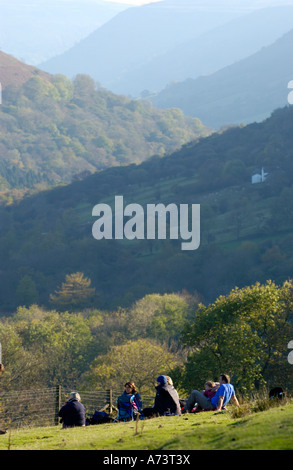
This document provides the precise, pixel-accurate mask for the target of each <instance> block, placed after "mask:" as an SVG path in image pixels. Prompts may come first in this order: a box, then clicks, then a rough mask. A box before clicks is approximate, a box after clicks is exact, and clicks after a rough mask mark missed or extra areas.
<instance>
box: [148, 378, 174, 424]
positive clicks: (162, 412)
mask: <svg viewBox="0 0 293 470" xmlns="http://www.w3.org/2000/svg"><path fill="white" fill-rule="evenodd" d="M156 391H157V393H156V397H155V403H154V406H153V407H152V408H144V409H143V415H144V416H145V417H146V418H149V417H154V416H173V415H180V414H181V409H180V403H179V396H178V393H177V390H176V389H175V388H174V387H173V385H171V384H170V383H168V378H167V377H166V376H165V375H159V377H158V378H157V384H156Z"/></svg>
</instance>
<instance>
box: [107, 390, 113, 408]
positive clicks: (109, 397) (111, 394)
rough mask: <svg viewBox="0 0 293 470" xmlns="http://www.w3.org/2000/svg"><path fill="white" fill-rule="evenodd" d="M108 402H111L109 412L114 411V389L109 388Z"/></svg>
mask: <svg viewBox="0 0 293 470" xmlns="http://www.w3.org/2000/svg"><path fill="white" fill-rule="evenodd" d="M107 402H108V404H109V413H110V414H111V413H112V411H113V391H112V389H110V390H107Z"/></svg>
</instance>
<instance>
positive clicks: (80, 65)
mask: <svg viewBox="0 0 293 470" xmlns="http://www.w3.org/2000/svg"><path fill="white" fill-rule="evenodd" d="M198 3H199V4H200V3H201V2H191V1H184V2H182V1H180V2H178V0H177V1H172V0H166V1H164V2H159V3H153V4H149V5H145V6H142V7H139V8H129V9H128V10H126V11H123V12H121V13H120V14H118V15H116V16H115V17H114V18H113V19H112V20H110V21H109V22H108V23H106V24H105V25H103V26H102V27H100V28H98V29H97V30H96V31H95V32H93V33H92V34H90V35H89V36H88V37H87V38H85V39H84V40H82V41H80V42H79V43H78V44H76V45H75V46H74V47H72V48H71V49H70V50H68V51H66V52H65V53H64V54H62V55H59V56H57V57H55V58H52V59H50V60H49V61H46V62H45V63H42V64H40V67H41V68H42V69H43V70H46V71H48V72H50V73H64V74H65V75H67V76H68V77H73V76H74V75H76V74H77V73H87V74H89V75H90V76H92V77H93V78H94V79H95V80H98V81H99V82H100V83H101V84H102V85H103V86H105V87H106V88H109V89H112V85H113V84H114V83H115V82H116V81H117V80H119V79H120V77H121V76H123V75H124V74H125V73H126V72H127V71H131V70H133V69H135V68H136V67H138V66H141V65H143V64H146V63H148V61H149V60H151V59H152V58H153V57H156V56H158V55H159V54H162V53H164V52H165V51H166V50H168V49H170V48H171V47H174V46H175V45H177V44H179V43H181V42H184V41H186V40H188V39H191V38H192V37H194V36H198V35H200V34H202V33H203V32H205V31H208V30H211V29H212V28H214V27H216V26H217V25H220V24H223V23H224V22H226V21H228V20H230V19H231V18H235V17H237V16H239V15H241V13H240V12H239V11H238V9H237V8H231V10H228V9H226V8H221V7H217V6H213V8H211V9H209V8H208V9H202V8H201V7H200V6H199V7H198V5H197V4H198ZM209 4H210V1H209V2H208V4H207V5H208V6H209ZM128 91H129V90H126V92H128ZM123 92H125V91H123Z"/></svg>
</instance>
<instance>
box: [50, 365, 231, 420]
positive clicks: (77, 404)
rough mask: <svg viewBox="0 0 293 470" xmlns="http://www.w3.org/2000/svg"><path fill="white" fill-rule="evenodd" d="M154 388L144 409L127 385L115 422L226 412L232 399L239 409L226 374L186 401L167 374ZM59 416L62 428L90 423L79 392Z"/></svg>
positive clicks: (120, 400) (159, 378)
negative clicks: (208, 411) (149, 403)
mask: <svg viewBox="0 0 293 470" xmlns="http://www.w3.org/2000/svg"><path fill="white" fill-rule="evenodd" d="M155 388H156V396H155V401H154V404H153V406H152V407H146V408H143V404H142V399H141V396H140V394H139V393H138V390H137V388H136V386H135V384H134V382H132V381H130V382H127V383H126V384H125V390H124V392H123V393H122V395H121V396H120V397H119V398H118V399H117V408H118V416H117V418H116V419H115V420H114V421H126V420H129V419H134V418H135V417H136V416H139V417H142V418H153V417H156V416H176V415H181V414H182V413H191V412H198V411H204V410H214V411H220V410H223V409H225V407H226V405H227V404H228V403H229V401H230V400H233V402H234V404H235V405H236V406H238V407H239V406H240V405H239V402H238V400H237V398H236V395H235V390H234V387H233V385H232V384H231V383H230V377H229V376H228V375H227V374H221V375H220V378H219V382H206V383H205V389H204V391H199V390H193V391H192V392H191V394H190V395H189V397H188V398H187V399H186V400H180V398H179V395H178V392H177V390H176V389H175V387H174V385H173V382H172V379H171V378H170V377H168V376H166V375H160V376H159V377H158V378H157V383H156V387H155ZM59 417H60V418H61V422H62V423H63V428H68V427H74V426H85V425H86V424H87V421H86V413H85V407H84V405H83V404H82V403H81V399H80V395H79V394H78V393H77V392H71V393H70V395H69V398H68V400H67V402H66V403H65V405H64V406H63V407H62V408H61V409H60V411H59Z"/></svg>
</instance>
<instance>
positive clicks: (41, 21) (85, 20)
mask: <svg viewBox="0 0 293 470" xmlns="http://www.w3.org/2000/svg"><path fill="white" fill-rule="evenodd" d="M128 7H129V5H123V4H122V3H115V2H106V1H103V0H94V1H92V0H50V1H48V0H29V1H28V0H13V1H12V2H9V1H6V0H0V49H2V50H3V51H6V52H7V53H9V54H12V55H13V56H14V57H16V58H18V59H19V60H22V61H25V62H26V63H28V64H32V65H37V64H39V63H40V62H42V61H45V60H48V59H49V58H50V57H53V56H55V55H56V54H61V53H62V52H64V51H65V50H67V49H68V48H69V47H71V46H73V45H74V44H75V43H76V42H77V41H79V40H80V39H82V38H84V37H86V36H87V35H88V34H90V33H91V32H92V31H94V30H95V29H96V28H98V27H100V26H101V25H102V24H104V23H106V22H107V21H109V20H110V19H111V18H112V17H113V16H115V15H116V14H117V13H119V12H120V11H123V10H124V9H126V8H128Z"/></svg>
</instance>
